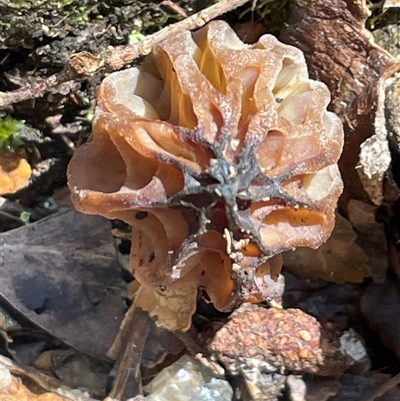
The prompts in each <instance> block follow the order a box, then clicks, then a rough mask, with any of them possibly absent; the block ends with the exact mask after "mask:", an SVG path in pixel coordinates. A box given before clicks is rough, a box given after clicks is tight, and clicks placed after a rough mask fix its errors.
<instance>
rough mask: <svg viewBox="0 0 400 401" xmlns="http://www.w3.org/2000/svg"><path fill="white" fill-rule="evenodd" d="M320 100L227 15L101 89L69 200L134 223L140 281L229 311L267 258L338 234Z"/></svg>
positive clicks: (329, 128) (294, 61) (330, 150)
mask: <svg viewBox="0 0 400 401" xmlns="http://www.w3.org/2000/svg"><path fill="white" fill-rule="evenodd" d="M329 99H330V96H329V92H328V90H327V88H326V87H325V85H323V84H322V83H319V82H315V81H312V80H310V79H309V77H308V73H307V67H306V64H305V61H304V57H303V55H302V53H301V52H300V51H299V50H297V49H295V48H293V47H291V46H287V45H284V44H282V43H280V42H278V41H277V39H276V38H275V37H273V36H269V35H265V36H263V37H261V38H260V40H259V41H258V43H256V44H254V45H252V46H249V45H246V44H244V43H242V42H241V41H240V40H239V39H238V38H237V36H236V35H235V33H234V32H233V30H232V29H231V28H230V27H229V26H228V25H227V24H226V23H225V22H222V21H214V22H211V23H210V24H208V25H207V26H206V27H204V28H202V29H200V30H198V31H196V32H188V31H184V32H180V33H178V34H176V35H173V36H171V37H170V38H168V39H167V40H165V41H164V42H162V43H161V44H160V45H159V46H158V47H157V48H156V49H155V50H154V51H153V53H152V54H151V55H150V56H148V57H147V59H146V60H145V62H144V63H143V64H142V65H141V66H140V67H139V68H130V69H127V70H125V71H120V72H115V73H113V74H110V75H109V76H108V77H107V78H106V79H105V80H104V81H103V83H102V84H101V86H100V88H99V93H98V106H97V110H96V116H95V120H94V125H93V135H92V137H91V140H89V141H88V142H87V143H86V144H85V145H83V146H81V147H80V148H79V149H77V151H76V152H75V154H74V157H73V159H72V161H71V164H70V166H69V185H70V188H71V190H72V200H73V202H74V204H75V206H76V207H77V208H78V209H79V210H81V211H83V212H85V213H93V214H101V215H103V216H106V217H108V218H118V219H122V220H124V221H125V222H127V223H129V224H131V225H132V228H133V235H132V248H131V256H130V260H131V266H132V269H133V271H134V274H135V277H136V278H137V279H138V280H139V281H140V282H142V283H146V284H148V285H150V286H153V287H158V288H162V287H167V286H171V285H191V286H192V285H193V284H195V285H198V286H202V287H204V288H205V289H206V290H207V292H208V294H209V296H210V298H211V300H212V301H213V302H214V304H215V305H216V306H217V307H218V308H219V309H225V308H228V307H230V306H231V305H232V302H233V300H234V298H235V295H237V294H239V293H240V292H241V293H242V295H245V296H246V295H247V296H250V295H254V294H250V293H251V292H252V291H253V290H254V288H252V289H251V290H249V289H247V293H246V291H245V289H243V288H241V283H243V282H244V281H246V282H247V283H248V282H249V276H250V277H256V276H257V274H258V275H259V274H265V273H269V272H270V270H269V267H268V260H270V258H271V257H273V256H274V255H277V254H279V253H281V252H282V251H285V250H288V249H293V248H295V247H299V246H309V247H312V248H316V247H318V246H319V245H321V244H322V243H323V242H324V241H325V240H326V239H327V238H328V237H329V235H330V233H331V231H332V229H333V226H334V209H335V206H336V203H337V199H338V196H339V194H340V193H341V190H342V182H341V179H340V175H339V171H338V168H337V166H336V162H337V160H338V158H339V155H340V153H341V150H342V144H343V132H342V126H341V123H340V121H339V119H338V118H337V117H336V116H335V115H334V114H332V113H330V112H327V111H326V107H327V105H328V103H329ZM260 272H261V273H260ZM245 276H246V280H244V277H245ZM254 291H256V290H254Z"/></svg>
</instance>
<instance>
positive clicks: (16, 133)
mask: <svg viewBox="0 0 400 401" xmlns="http://www.w3.org/2000/svg"><path fill="white" fill-rule="evenodd" d="M23 126H24V121H21V120H15V119H14V118H11V117H5V118H1V119H0V149H2V148H6V149H9V150H13V149H15V148H16V147H18V146H21V145H22V144H23V142H22V141H21V138H20V131H21V129H22V127H23Z"/></svg>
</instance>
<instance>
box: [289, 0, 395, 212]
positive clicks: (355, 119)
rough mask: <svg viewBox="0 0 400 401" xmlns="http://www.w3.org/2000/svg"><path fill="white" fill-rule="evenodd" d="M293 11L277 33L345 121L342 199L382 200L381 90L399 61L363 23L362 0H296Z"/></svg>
mask: <svg viewBox="0 0 400 401" xmlns="http://www.w3.org/2000/svg"><path fill="white" fill-rule="evenodd" d="M292 11H293V13H292V17H291V19H290V20H289V21H288V24H287V25H286V27H285V29H284V30H283V32H282V36H281V37H282V39H283V40H284V41H285V42H287V43H290V44H292V45H295V46H297V47H298V48H300V49H302V50H303V51H304V53H305V57H306V60H307V63H308V65H309V68H310V74H311V76H312V77H313V78H317V79H319V80H321V81H322V82H324V83H325V84H326V85H327V86H328V87H329V89H330V91H331V93H332V96H333V98H332V103H331V107H332V109H333V111H335V112H336V113H337V114H338V115H339V116H340V117H341V118H342V120H343V122H344V130H345V138H346V141H345V142H346V146H345V148H344V150H343V155H342V158H341V161H340V167H341V170H342V172H343V177H344V178H343V179H344V184H345V191H344V195H343V197H342V204H343V205H344V206H347V203H348V201H349V200H350V199H353V198H354V199H359V200H360V199H365V200H366V199H368V198H371V199H372V201H373V202H374V203H376V204H380V203H382V201H383V198H384V188H383V185H384V179H385V177H386V176H387V171H388V167H389V164H390V161H391V155H390V152H389V146H388V142H387V132H386V128H385V115H384V113H385V110H384V99H385V94H384V90H385V87H386V85H387V81H388V79H389V78H390V77H392V76H393V74H395V73H396V71H398V70H399V68H400V64H399V62H398V61H396V60H395V59H394V57H393V56H392V55H391V54H389V53H388V52H386V51H385V50H383V49H382V48H381V47H379V46H378V45H376V44H374V42H373V40H372V36H371V34H370V33H369V32H368V31H367V29H366V28H365V27H364V26H365V21H366V19H367V17H368V15H369V12H368V9H367V7H366V4H365V0H346V1H340V0H335V1H330V0H323V1H318V2H315V1H312V0H297V1H295V3H294V6H293V10H292ZM361 144H363V146H362V147H361ZM360 147H361V156H360V158H359V153H360ZM356 169H357V170H356Z"/></svg>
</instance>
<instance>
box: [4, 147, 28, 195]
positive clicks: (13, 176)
mask: <svg viewBox="0 0 400 401" xmlns="http://www.w3.org/2000/svg"><path fill="white" fill-rule="evenodd" d="M31 173H32V170H31V166H30V165H29V163H28V162H27V161H26V159H24V158H23V157H22V155H21V152H9V151H8V150H5V149H3V150H0V195H3V194H13V193H15V192H17V191H19V190H20V189H22V188H24V187H25V186H26V185H27V184H28V181H29V178H30V176H31Z"/></svg>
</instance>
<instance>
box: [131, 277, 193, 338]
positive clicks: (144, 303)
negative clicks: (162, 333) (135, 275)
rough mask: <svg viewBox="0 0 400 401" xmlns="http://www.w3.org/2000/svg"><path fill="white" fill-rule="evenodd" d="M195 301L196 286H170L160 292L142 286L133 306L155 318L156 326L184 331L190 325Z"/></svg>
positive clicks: (159, 290)
mask: <svg viewBox="0 0 400 401" xmlns="http://www.w3.org/2000/svg"><path fill="white" fill-rule="evenodd" d="M196 299H197V287H196V286H194V287H193V286H192V287H191V286H185V287H180V286H171V287H168V288H166V289H164V290H161V289H154V288H153V287H150V286H148V285H145V284H142V286H141V287H140V289H139V291H138V293H137V295H136V297H135V303H134V306H136V307H139V308H142V309H144V310H146V311H147V312H149V314H150V316H151V317H153V318H155V320H156V324H157V326H161V327H164V328H166V329H168V330H172V331H174V330H182V331H186V330H188V329H189V328H190V326H191V324H192V316H193V313H194V312H195V310H196Z"/></svg>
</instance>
